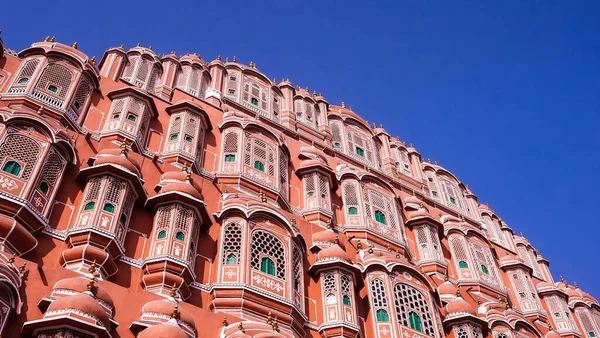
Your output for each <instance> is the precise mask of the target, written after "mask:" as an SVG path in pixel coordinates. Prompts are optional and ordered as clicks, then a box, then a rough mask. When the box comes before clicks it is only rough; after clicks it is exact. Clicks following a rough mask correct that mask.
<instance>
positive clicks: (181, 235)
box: [175, 231, 185, 241]
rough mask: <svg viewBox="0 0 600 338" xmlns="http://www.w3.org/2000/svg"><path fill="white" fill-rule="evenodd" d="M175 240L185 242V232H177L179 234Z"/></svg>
mask: <svg viewBox="0 0 600 338" xmlns="http://www.w3.org/2000/svg"><path fill="white" fill-rule="evenodd" d="M175 239H177V240H179V241H183V240H184V239H185V235H184V234H183V232H181V231H177V233H176V234H175Z"/></svg>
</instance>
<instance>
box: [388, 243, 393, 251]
mask: <svg viewBox="0 0 600 338" xmlns="http://www.w3.org/2000/svg"><path fill="white" fill-rule="evenodd" d="M387 249H388V251H392V246H391V245H390V243H389V242H388V244H387Z"/></svg>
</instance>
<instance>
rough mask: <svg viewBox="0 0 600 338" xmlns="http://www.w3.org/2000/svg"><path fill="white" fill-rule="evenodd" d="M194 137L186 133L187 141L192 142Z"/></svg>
mask: <svg viewBox="0 0 600 338" xmlns="http://www.w3.org/2000/svg"><path fill="white" fill-rule="evenodd" d="M192 140H193V138H192V137H191V136H190V135H185V142H190V143H192Z"/></svg>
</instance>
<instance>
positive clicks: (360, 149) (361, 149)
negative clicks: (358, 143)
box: [356, 147, 365, 157]
mask: <svg viewBox="0 0 600 338" xmlns="http://www.w3.org/2000/svg"><path fill="white" fill-rule="evenodd" d="M356 154H357V155H360V156H362V157H364V156H365V150H364V149H363V148H360V147H356Z"/></svg>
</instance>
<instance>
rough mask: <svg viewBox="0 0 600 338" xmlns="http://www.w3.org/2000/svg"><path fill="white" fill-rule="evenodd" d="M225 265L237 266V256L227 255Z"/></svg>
mask: <svg viewBox="0 0 600 338" xmlns="http://www.w3.org/2000/svg"><path fill="white" fill-rule="evenodd" d="M225 264H227V265H232V264H237V256H236V255H235V254H232V253H230V254H229V255H227V259H226V260H225Z"/></svg>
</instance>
